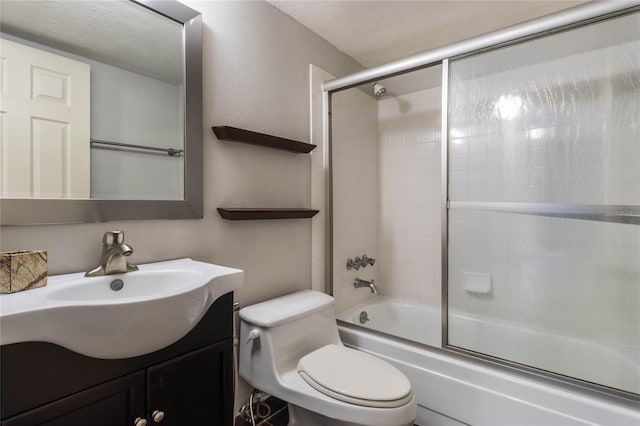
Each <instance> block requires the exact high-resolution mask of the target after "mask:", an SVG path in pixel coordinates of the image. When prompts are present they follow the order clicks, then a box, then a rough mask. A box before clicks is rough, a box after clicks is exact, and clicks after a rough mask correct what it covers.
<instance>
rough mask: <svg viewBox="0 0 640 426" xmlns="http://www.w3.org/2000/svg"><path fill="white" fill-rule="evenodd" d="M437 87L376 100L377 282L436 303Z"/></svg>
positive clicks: (387, 290) (390, 291) (386, 290)
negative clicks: (377, 168) (377, 135)
mask: <svg viewBox="0 0 640 426" xmlns="http://www.w3.org/2000/svg"><path fill="white" fill-rule="evenodd" d="M441 105H442V98H441V89H440V88H439V87H436V88H432V89H427V90H421V91H418V92H413V93H409V94H406V95H400V96H393V97H387V98H383V99H382V100H381V101H380V102H378V133H379V147H378V149H379V153H378V156H379V175H378V180H379V184H378V185H379V188H380V195H379V203H378V205H379V218H380V219H379V224H378V235H379V252H380V259H379V265H380V266H379V268H378V274H379V283H380V287H381V289H382V293H383V294H384V295H386V296H391V297H394V298H399V299H404V300H408V301H413V302H417V303H424V304H429V305H433V306H440V303H441V299H440V297H441V296H440V294H441V291H440V289H441V282H442V281H441V270H442V269H441V264H440V259H441V256H440V250H441V249H440V245H441V244H440V241H441V233H440V206H441V202H440V192H441V176H440V170H441V166H440V128H441Z"/></svg>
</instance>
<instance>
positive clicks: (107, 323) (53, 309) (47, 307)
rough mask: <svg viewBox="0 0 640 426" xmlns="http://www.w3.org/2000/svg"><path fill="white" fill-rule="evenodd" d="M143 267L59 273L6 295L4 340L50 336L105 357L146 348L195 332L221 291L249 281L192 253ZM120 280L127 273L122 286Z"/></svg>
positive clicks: (0, 326)
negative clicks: (116, 271) (114, 271)
mask: <svg viewBox="0 0 640 426" xmlns="http://www.w3.org/2000/svg"><path fill="white" fill-rule="evenodd" d="M138 266H139V267H140V270H138V271H135V272H128V273H126V274H116V275H107V276H102V277H91V278H87V277H85V276H84V273H77V274H67V275H58V276H52V277H49V278H48V283H47V285H46V286H45V287H41V288H37V289H33V290H27V291H24V292H20V293H14V294H3V295H1V296H0V345H6V344H10V343H18V342H33V341H38V342H49V343H55V344H57V345H60V346H63V347H65V348H67V349H70V350H72V351H74V352H78V353H80V354H83V355H87V356H91V357H94V358H105V359H113V358H129V357H134V356H138V355H144V354H147V353H150V352H153V351H156V350H158V349H162V348H164V347H166V346H168V345H170V344H172V343H174V342H176V341H177V340H179V339H180V338H181V337H183V336H184V335H185V334H187V333H188V332H189V331H191V329H193V327H195V325H196V324H197V323H198V322H199V321H200V319H201V318H202V317H203V316H204V314H205V313H206V312H207V310H208V309H209V307H210V306H211V305H212V304H213V302H215V300H216V299H217V298H218V297H220V296H222V295H223V294H226V293H228V292H230V291H234V290H236V289H238V288H240V287H242V283H243V275H244V273H243V271H241V270H239V269H233V268H227V267H225V266H219V265H213V264H210V263H203V262H197V261H194V260H191V259H180V260H172V261H168V262H157V263H149V264H146V265H138ZM114 280H122V283H121V284H122V288H121V289H120V290H117V291H115V290H113V289H112V286H111V283H112V282H113V281H114ZM116 284H120V283H116ZM116 288H117V287H116Z"/></svg>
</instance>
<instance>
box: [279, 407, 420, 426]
mask: <svg viewBox="0 0 640 426" xmlns="http://www.w3.org/2000/svg"><path fill="white" fill-rule="evenodd" d="M287 406H288V407H289V425H288V426H368V425H366V424H364V423H352V422H346V421H342V420H337V419H332V418H331V417H326V416H323V415H322V414H318V413H316V412H313V411H309V410H307V409H306V408H302V407H299V406H297V405H293V404H287ZM389 426H413V422H411V423H408V424H401V425H400V424H398V425H389Z"/></svg>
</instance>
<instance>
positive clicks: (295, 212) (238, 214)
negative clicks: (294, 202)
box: [218, 207, 319, 220]
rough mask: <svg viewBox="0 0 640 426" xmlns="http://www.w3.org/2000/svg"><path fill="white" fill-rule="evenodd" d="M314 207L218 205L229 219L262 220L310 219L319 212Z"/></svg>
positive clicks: (224, 216)
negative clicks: (278, 207)
mask: <svg viewBox="0 0 640 426" xmlns="http://www.w3.org/2000/svg"><path fill="white" fill-rule="evenodd" d="M318 212H319V210H313V209H267V208H263V209H255V208H253V209H249V208H247V209H243V208H228V207H218V213H220V216H222V218H224V219H228V220H261V219H309V218H312V217H313V216H315V215H316V214H318Z"/></svg>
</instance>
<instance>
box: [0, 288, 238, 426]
mask: <svg viewBox="0 0 640 426" xmlns="http://www.w3.org/2000/svg"><path fill="white" fill-rule="evenodd" d="M232 304H233V295H232V294H231V293H229V294H227V295H224V296H222V297H220V298H219V299H218V300H217V301H216V302H215V303H214V304H213V305H212V306H211V308H209V311H208V312H207V314H206V315H205V316H204V318H203V319H202V320H201V321H200V323H199V324H198V325H196V327H195V328H194V329H193V330H191V332H189V333H188V334H187V335H186V336H185V337H183V338H182V339H180V340H179V341H178V342H176V343H174V344H173V345H171V346H169V347H167V348H164V349H162V350H159V351H156V352H154V353H151V354H147V355H143V356H139V357H135V358H128V359H116V360H105V359H97V358H91V357H86V356H84V355H80V354H77V353H75V352H72V351H69V350H67V349H64V348H62V347H60V346H57V345H53V344H50V343H44V342H28V343H18V344H12V345H5V346H2V347H0V385H1V388H0V391H1V392H0V401H1V405H0V407H1V412H0V414H1V421H0V426H35V425H46V426H76V425H78V426H84V425H92V426H141V424H142V423H143V422H140V424H138V425H136V419H142V420H146V424H147V425H148V426H152V425H155V424H160V425H162V426H165V425H166V426H186V425H203V426H206V425H212V426H231V425H232V424H233V338H232V330H233V328H232V320H233V317H232V312H233V307H232ZM154 414H155V418H156V419H160V418H162V420H161V421H159V422H155V421H154Z"/></svg>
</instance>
